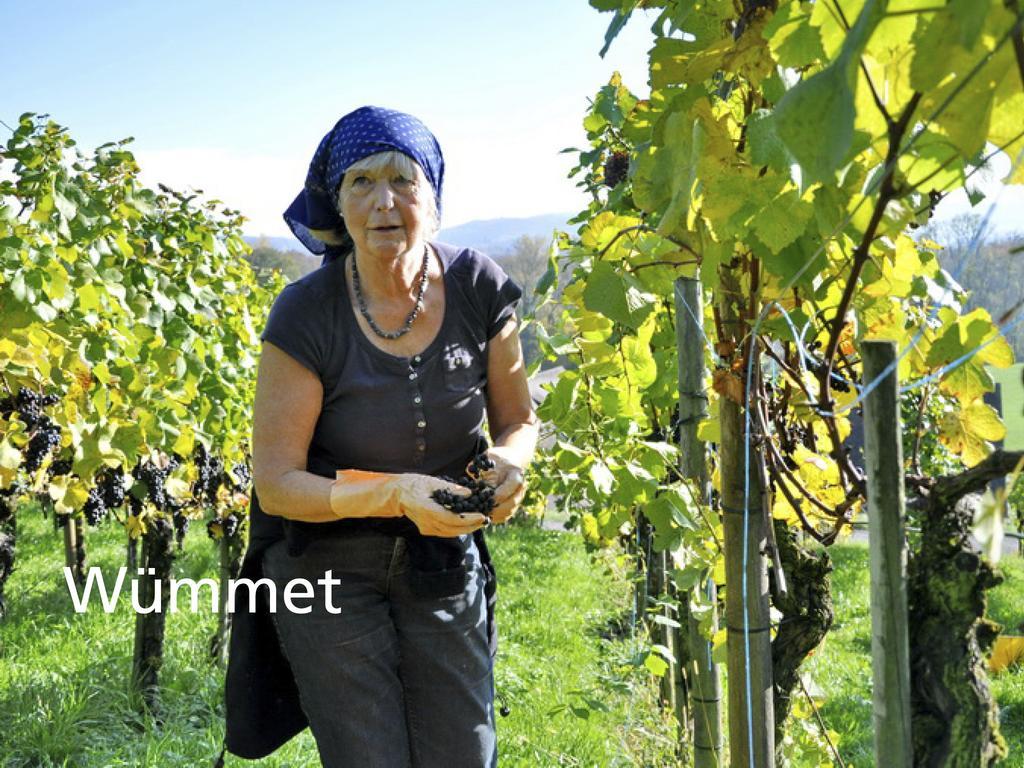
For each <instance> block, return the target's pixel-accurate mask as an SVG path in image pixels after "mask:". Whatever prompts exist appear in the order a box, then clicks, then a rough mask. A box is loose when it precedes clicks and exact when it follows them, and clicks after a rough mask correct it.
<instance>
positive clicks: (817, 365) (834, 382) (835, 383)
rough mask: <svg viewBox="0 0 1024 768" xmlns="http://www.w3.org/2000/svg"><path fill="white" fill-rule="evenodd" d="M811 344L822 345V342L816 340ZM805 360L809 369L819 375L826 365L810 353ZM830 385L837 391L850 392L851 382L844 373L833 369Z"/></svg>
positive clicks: (815, 346)
mask: <svg viewBox="0 0 1024 768" xmlns="http://www.w3.org/2000/svg"><path fill="white" fill-rule="evenodd" d="M811 346H812V347H813V348H817V347H820V346H821V342H820V341H815V342H813V343H812V344H811ZM804 362H805V364H806V365H807V370H808V371H810V372H811V373H813V374H814V375H815V376H818V375H819V374H820V373H821V371H822V370H823V369H824V367H825V363H824V362H822V361H821V360H818V359H816V358H814V357H811V356H809V355H808V356H807V358H805V361H804ZM829 387H830V388H831V389H833V390H835V391H836V392H849V391H850V382H849V381H847V380H846V378H845V377H844V376H843V375H842V374H840V373H838V372H837V371H832V372H831V375H830V376H829Z"/></svg>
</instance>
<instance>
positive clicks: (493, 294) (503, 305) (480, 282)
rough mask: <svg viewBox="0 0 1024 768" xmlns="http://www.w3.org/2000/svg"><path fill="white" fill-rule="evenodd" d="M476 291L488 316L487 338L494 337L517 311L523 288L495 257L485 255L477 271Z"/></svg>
mask: <svg viewBox="0 0 1024 768" xmlns="http://www.w3.org/2000/svg"><path fill="white" fill-rule="evenodd" d="M476 293H477V296H479V297H480V300H481V303H482V305H483V310H484V313H485V315H486V318H487V338H488V339H493V338H494V336H495V335H496V334H497V333H498V331H500V330H501V329H502V328H504V327H505V323H506V322H508V319H509V318H510V317H512V314H513V313H514V312H515V311H516V308H517V307H518V306H519V300H520V299H521V298H522V296H523V289H522V288H520V287H519V286H518V285H517V284H516V283H515V281H514V280H513V279H512V278H510V277H509V276H508V275H507V274H505V270H503V269H502V268H501V267H500V266H499V265H498V264H497V263H496V262H495V261H494V260H493V259H491V258H489V257H487V256H484V257H483V258H481V259H480V263H479V271H478V272H477V278H476Z"/></svg>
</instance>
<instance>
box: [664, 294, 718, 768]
mask: <svg viewBox="0 0 1024 768" xmlns="http://www.w3.org/2000/svg"><path fill="white" fill-rule="evenodd" d="M675 304H676V315H675V317H676V343H677V347H678V351H679V355H678V357H679V450H680V467H679V468H680V472H681V473H682V475H683V477H685V478H687V479H688V480H690V481H691V485H692V487H693V488H695V489H696V490H697V492H698V498H697V502H698V503H699V504H702V505H704V504H707V503H708V500H709V498H710V495H711V485H710V481H709V479H708V460H707V446H706V445H705V444H704V443H703V442H701V441H700V440H698V439H697V427H698V425H699V423H700V421H701V420H702V419H704V418H705V417H706V416H707V395H706V394H705V393H704V392H703V388H704V379H705V375H706V366H705V364H704V338H705V336H704V332H703V321H704V303H703V296H702V291H701V284H700V281H699V280H695V279H693V278H687V277H683V278H679V279H678V280H676V290H675ZM696 589H698V590H700V591H701V592H702V593H703V594H702V595H701V601H702V602H704V601H706V602H708V603H710V604H711V631H712V632H715V631H717V630H718V609H717V607H716V606H717V602H718V595H717V592H716V588H715V582H714V581H713V580H712V579H710V578H708V579H705V580H704V581H703V582H702V583H701V584H699V585H698V587H697V588H696ZM680 600H681V601H682V602H684V605H683V607H682V608H681V610H680V612H679V615H680V619H681V620H683V621H685V623H684V624H683V626H682V627H681V628H680V630H679V634H681V635H684V636H685V643H684V642H680V643H679V644H678V645H677V648H676V654H677V658H678V659H679V666H680V668H683V664H685V670H686V676H685V679H686V681H687V683H688V686H687V687H688V688H689V691H690V696H691V700H690V707H689V711H690V712H692V713H693V718H692V721H690V722H688V723H687V722H686V721H687V720H688V718H687V717H686V715H685V702H686V695H685V690H679V691H677V693H676V696H677V706H676V715H677V717H679V718H680V723H685V724H686V725H687V728H686V730H688V731H689V732H690V734H689V735H690V741H691V743H692V744H693V765H694V768H718V767H719V766H720V765H721V764H722V703H721V702H722V685H721V681H720V679H719V674H718V665H717V664H716V663H714V662H713V661H712V660H711V643H710V642H708V641H707V640H705V639H704V638H703V637H701V634H700V631H699V628H698V626H697V622H696V620H695V619H694V618H693V617H692V616H690V612H689V610H688V609H687V608H688V604H689V600H690V595H689V594H684V595H680ZM681 683H682V681H681V680H680V681H679V683H678V684H680V685H681Z"/></svg>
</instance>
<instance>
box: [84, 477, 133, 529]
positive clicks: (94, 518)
mask: <svg viewBox="0 0 1024 768" xmlns="http://www.w3.org/2000/svg"><path fill="white" fill-rule="evenodd" d="M126 490H127V488H126V487H125V482H124V476H123V475H122V474H121V472H119V471H116V470H109V469H104V470H103V471H101V472H99V473H98V474H97V475H96V477H95V478H93V487H92V488H90V489H89V497H88V498H87V499H86V500H85V506H84V507H82V514H83V515H85V519H86V522H88V523H89V525H99V524H100V521H102V520H103V518H104V517H106V516H107V513H108V512H109V511H110V510H112V509H116V508H117V507H120V506H121V505H122V504H124V499H125V491H126Z"/></svg>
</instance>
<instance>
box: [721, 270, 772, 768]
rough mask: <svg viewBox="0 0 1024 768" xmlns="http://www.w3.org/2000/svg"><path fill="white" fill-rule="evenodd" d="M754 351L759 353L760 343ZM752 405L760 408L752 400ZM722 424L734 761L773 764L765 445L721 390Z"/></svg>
mask: <svg viewBox="0 0 1024 768" xmlns="http://www.w3.org/2000/svg"><path fill="white" fill-rule="evenodd" d="M719 274H720V277H721V286H720V291H719V295H720V296H721V297H722V298H721V301H720V303H719V310H720V314H721V317H722V323H723V326H724V327H725V328H726V329H727V330H728V331H730V332H731V333H732V334H733V336H732V338H731V339H727V340H730V341H732V342H733V343H734V344H735V345H736V346H735V349H736V350H737V352H738V353H739V354H741V355H747V354H749V352H750V340H749V339H748V338H747V337H746V336H745V334H744V332H743V328H744V327H745V323H744V321H743V317H742V316H741V315H740V313H739V311H738V310H737V307H736V305H735V303H734V302H735V299H734V298H733V297H737V296H742V295H743V294H742V292H741V290H740V285H739V282H738V278H737V275H736V272H735V270H733V269H730V268H727V267H723V268H722V269H721V270H720V272H719ZM754 354H755V355H756V354H757V352H756V350H755V352H754ZM754 375H755V376H757V375H760V371H759V370H757V369H755V374H754ZM742 376H743V390H744V391H745V390H746V383H747V382H746V379H747V376H746V366H744V367H743V368H742ZM755 382H756V379H755ZM755 389H756V387H755ZM750 405H751V406H752V407H756V404H754V403H751V404H750ZM753 423H754V422H753V420H751V424H752V425H753ZM719 424H720V426H721V432H722V438H721V439H722V443H721V450H720V454H719V456H720V460H721V468H720V470H719V474H720V476H721V491H722V492H721V498H722V512H723V528H724V534H725V537H724V538H725V541H724V545H723V548H724V550H725V582H726V590H727V591H726V595H725V622H726V629H727V642H728V657H727V658H728V663H727V669H728V675H729V754H730V761H731V765H733V766H735V767H736V768H774V766H775V706H774V701H773V694H772V652H771V632H770V630H769V619H770V616H769V609H768V569H767V563H766V561H765V558H764V552H765V549H766V544H767V533H766V531H765V523H764V514H763V510H762V500H761V495H762V491H761V478H760V473H759V472H758V464H757V462H758V456H757V451H758V450H762V449H760V448H759V447H757V446H751V447H750V450H749V454H748V453H747V449H746V442H747V440H748V439H749V436H748V435H747V434H746V430H745V423H744V406H743V405H741V404H740V403H737V402H736V401H734V400H732V399H730V398H729V397H728V396H724V395H723V396H722V397H721V398H720V400H719ZM748 459H749V460H748ZM745 489H746V491H748V492H745ZM745 496H746V498H744V497H745ZM744 533H746V536H744ZM744 585H745V588H744ZM744 592H745V593H746V594H744Z"/></svg>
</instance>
